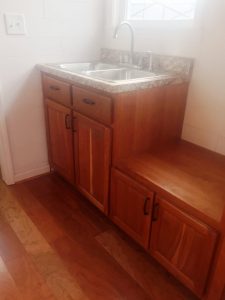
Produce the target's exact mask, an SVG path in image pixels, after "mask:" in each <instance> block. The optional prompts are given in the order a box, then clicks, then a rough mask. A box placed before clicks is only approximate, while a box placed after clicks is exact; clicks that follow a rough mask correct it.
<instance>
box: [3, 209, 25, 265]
mask: <svg viewBox="0 0 225 300" xmlns="http://www.w3.org/2000/svg"><path fill="white" fill-rule="evenodd" d="M25 253H26V251H25V249H24V247H23V245H22V243H21V242H20V241H19V239H18V237H17V236H16V234H15V232H14V231H13V229H12V228H11V227H10V226H9V224H8V223H6V221H5V220H3V217H2V216H1V215H0V256H1V257H2V258H3V260H4V261H5V260H10V259H15V258H17V257H20V256H23V255H25Z"/></svg>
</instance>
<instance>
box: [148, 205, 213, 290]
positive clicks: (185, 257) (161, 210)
mask: <svg viewBox="0 0 225 300" xmlns="http://www.w3.org/2000/svg"><path fill="white" fill-rule="evenodd" d="M155 205H156V206H155V208H156V210H155V212H154V214H153V215H154V216H153V224H152V234H151V242H150V252H151V254H152V256H154V257H155V258H156V259H157V260H158V261H159V262H160V263H161V264H162V265H164V266H165V267H166V268H167V269H168V270H169V271H170V272H171V273H173V274H174V275H175V276H176V277H177V278H178V279H180V280H181V281H182V282H183V283H184V284H185V285H186V286H188V287H189V288H190V289H191V290H192V291H194V292H195V293H196V294H197V295H199V296H201V295H202V294H203V292H204V289H205V285H206V280H207V277H208V274H209V270H210V265H211V261H212V258H213V254H214V249H215V244H216V239H217V233H216V232H215V231H214V230H213V229H211V228H209V227H208V226H207V225H205V224H203V223H201V222H200V221H198V220H196V219H194V218H192V217H191V216H189V215H187V214H185V213H184V212H182V211H180V210H179V209H177V208H175V207H174V206H173V205H171V204H170V203H168V202H167V201H165V200H161V199H157V201H156V204H155Z"/></svg>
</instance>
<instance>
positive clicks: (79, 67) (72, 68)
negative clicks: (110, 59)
mask: <svg viewBox="0 0 225 300" xmlns="http://www.w3.org/2000/svg"><path fill="white" fill-rule="evenodd" d="M57 67H58V68H60V69H62V70H65V71H69V72H72V73H83V72H87V71H97V70H109V69H117V68H118V66H116V65H112V64H106V63H101V62H90V63H89V62H88V63H67V64H60V65H57Z"/></svg>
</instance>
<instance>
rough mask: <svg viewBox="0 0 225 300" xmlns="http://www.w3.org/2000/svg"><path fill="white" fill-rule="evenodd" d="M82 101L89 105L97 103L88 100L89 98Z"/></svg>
mask: <svg viewBox="0 0 225 300" xmlns="http://www.w3.org/2000/svg"><path fill="white" fill-rule="evenodd" d="M82 101H83V102H84V103H85V104H88V105H95V101H93V100H91V99H88V98H84V99H83V100H82Z"/></svg>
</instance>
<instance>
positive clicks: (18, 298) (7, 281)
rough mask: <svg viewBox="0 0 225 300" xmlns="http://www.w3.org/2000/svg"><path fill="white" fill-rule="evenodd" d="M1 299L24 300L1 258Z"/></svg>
mask: <svg viewBox="0 0 225 300" xmlns="http://www.w3.org/2000/svg"><path fill="white" fill-rule="evenodd" d="M0 299H1V300H22V299H23V298H22V295H21V294H20V293H19V291H18V289H17V288H16V285H15V283H14V281H13V279H12V277H11V276H10V274H9V272H8V270H7V268H6V266H5V264H4V262H3V260H2V259H1V257H0Z"/></svg>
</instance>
